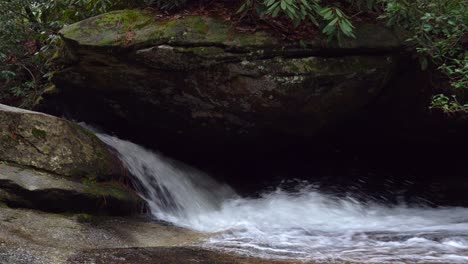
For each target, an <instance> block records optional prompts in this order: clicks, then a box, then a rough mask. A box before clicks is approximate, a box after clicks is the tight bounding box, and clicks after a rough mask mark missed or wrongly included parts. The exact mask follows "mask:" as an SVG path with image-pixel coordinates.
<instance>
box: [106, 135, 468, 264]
mask: <svg viewBox="0 0 468 264" xmlns="http://www.w3.org/2000/svg"><path fill="white" fill-rule="evenodd" d="M98 136H99V138H100V139H102V140H103V141H104V142H105V143H107V144H108V145H110V146H111V147H112V148H114V149H115V150H116V151H117V152H118V153H119V155H120V158H121V160H122V162H123V163H124V164H125V166H126V167H127V168H128V169H129V171H130V172H131V173H132V174H133V176H134V177H135V185H136V188H137V190H138V191H139V194H140V196H141V197H142V198H143V199H144V200H145V201H146V202H147V203H148V206H149V209H150V211H151V214H152V216H153V217H154V218H156V219H158V220H163V221H167V222H171V223H173V224H174V225H177V226H181V227H186V228H190V229H193V230H198V231H201V232H206V233H212V236H211V237H210V238H209V239H207V240H206V241H205V242H204V246H206V247H210V248H218V249H223V250H230V251H233V252H237V253H241V254H248V255H253V256H257V257H264V258H279V259H296V260H306V261H307V260H311V261H315V262H324V263H325V262H326V263H328V262H333V263H336V262H338V263H341V262H346V261H348V262H359V263H468V208H457V207H450V208H448V207H447V208H430V207H426V206H424V205H421V206H418V207H407V206H405V205H399V206H386V205H383V204H378V203H372V202H367V203H363V202H358V201H357V200H355V199H353V198H346V199H338V198H336V197H334V196H331V195H325V194H323V193H320V192H319V191H317V190H316V188H314V187H313V186H310V185H309V186H308V185H304V186H302V187H300V188H298V190H296V191H294V192H287V191H284V190H281V189H279V188H278V189H277V190H276V191H274V192H269V193H264V194H263V195H261V197H259V198H245V197H240V196H239V195H237V194H236V193H235V192H234V191H233V190H232V189H231V188H230V187H229V186H227V185H224V184H221V183H218V182H216V181H215V180H213V179H212V178H210V177H209V176H208V175H206V174H204V173H202V172H200V171H197V170H195V169H193V168H190V167H188V166H186V165H183V164H181V163H178V162H176V161H173V160H171V159H168V158H165V157H164V156H162V155H161V154H158V153H155V152H152V151H150V150H147V149H144V148H143V147H141V146H138V145H136V144H133V143H131V142H128V141H124V140H120V139H118V138H116V137H112V136H108V135H105V134H98Z"/></svg>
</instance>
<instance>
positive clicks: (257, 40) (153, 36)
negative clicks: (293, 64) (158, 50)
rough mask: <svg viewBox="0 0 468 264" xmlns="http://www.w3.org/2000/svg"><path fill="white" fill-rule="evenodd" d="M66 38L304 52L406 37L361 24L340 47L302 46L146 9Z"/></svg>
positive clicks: (84, 25)
mask: <svg viewBox="0 0 468 264" xmlns="http://www.w3.org/2000/svg"><path fill="white" fill-rule="evenodd" d="M60 33H61V34H62V35H63V37H64V39H65V40H67V41H70V42H75V43H76V44H78V45H80V46H89V47H118V48H124V47H133V48H141V47H143V46H154V45H161V44H173V45H182V46H210V45H215V46H218V47H225V48H230V49H234V50H236V49H237V50H251V49H252V48H255V49H265V48H266V49H278V50H283V52H284V48H285V47H287V48H300V49H301V51H304V50H307V49H317V48H342V49H358V48H361V49H365V48H367V49H383V48H388V49H395V48H400V47H401V41H400V39H399V38H398V37H397V36H396V35H394V34H393V33H392V32H391V31H390V30H389V29H387V28H385V27H383V26H381V25H376V24H362V25H358V27H357V29H356V32H355V34H356V36H357V37H356V38H355V39H349V40H347V41H345V42H344V43H342V45H337V43H331V42H328V41H327V40H326V37H324V36H320V35H317V37H316V38H315V39H308V40H305V41H302V42H300V43H299V42H291V41H284V40H282V39H281V38H277V37H275V36H272V35H271V34H269V33H267V32H264V31H256V32H253V33H252V32H239V31H237V30H236V29H235V27H234V26H233V25H232V23H231V22H229V21H224V20H223V19H221V18H216V17H209V16H194V15H189V16H182V17H179V18H177V19H171V20H159V21H158V20H156V18H155V14H153V13H151V12H150V11H144V10H120V11H114V12H109V13H106V14H102V15H100V16H96V17H92V18H89V19H86V20H83V21H81V22H79V23H76V24H72V25H70V26H67V27H65V28H64V29H62V31H61V32H60Z"/></svg>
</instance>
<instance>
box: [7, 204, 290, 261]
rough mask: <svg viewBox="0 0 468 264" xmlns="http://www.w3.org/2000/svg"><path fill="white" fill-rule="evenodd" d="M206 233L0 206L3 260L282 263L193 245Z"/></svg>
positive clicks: (133, 220) (128, 220) (142, 221)
mask: <svg viewBox="0 0 468 264" xmlns="http://www.w3.org/2000/svg"><path fill="white" fill-rule="evenodd" d="M204 237H206V235H204V234H200V233H197V232H194V231H190V230H186V229H182V228H177V227H173V226H169V225H166V224H164V223H156V222H151V221H150V220H148V219H145V218H116V217H114V218H108V217H93V216H91V215H87V214H77V215H60V214H49V213H42V212H38V211H32V210H18V209H10V208H6V207H0V263H2V264H68V263H69V264H85V263H86V264H88V263H89V264H91V263H96V264H98V263H103V264H104V263H105V264H108V263H116V264H118V263H125V264H153V263H154V264H156V263H157V264H166V263H167V264H179V263H180V264H182V263H207V264H208V263H209V264H214V263H219V264H224V263H226V264H227V263H239V264H240V263H245V264H270V263H271V264H283V263H284V264H287V263H294V262H287V261H285V262H281V261H271V260H260V259H255V258H249V257H243V256H236V255H232V254H229V253H223V252H216V251H209V250H206V249H201V248H198V247H194V246H193V245H194V244H196V243H198V242H200V241H201V240H202V239H203V238H204Z"/></svg>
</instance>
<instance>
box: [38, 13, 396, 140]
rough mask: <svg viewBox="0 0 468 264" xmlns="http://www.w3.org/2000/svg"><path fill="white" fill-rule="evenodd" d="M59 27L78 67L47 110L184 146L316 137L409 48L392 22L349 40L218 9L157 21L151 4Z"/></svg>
mask: <svg viewBox="0 0 468 264" xmlns="http://www.w3.org/2000/svg"><path fill="white" fill-rule="evenodd" d="M60 33H61V34H62V37H63V39H64V40H65V42H66V44H67V47H68V49H67V53H66V54H67V55H68V56H67V57H66V58H68V59H69V63H70V64H69V65H70V67H68V68H67V69H64V70H63V71H61V72H60V73H58V74H57V75H56V76H55V79H54V82H55V84H56V86H57V88H58V93H56V94H54V95H52V96H48V97H47V98H46V99H45V100H43V101H42V102H41V105H40V106H39V109H43V110H44V111H49V112H53V113H54V112H55V113H60V112H61V111H64V108H65V109H67V110H66V111H67V112H68V113H70V114H72V115H74V116H76V117H78V118H79V119H81V120H87V121H91V122H96V123H99V124H100V125H102V126H104V127H107V128H110V129H112V130H113V131H118V132H122V133H127V135H128V134H134V135H135V134H138V135H137V136H135V137H134V138H137V140H140V141H143V140H152V139H153V138H156V139H159V140H161V141H163V142H165V143H168V142H172V143H168V144H174V143H176V144H180V145H182V146H184V144H185V143H183V142H184V141H186V142H188V143H197V144H200V145H202V146H207V144H212V145H216V144H225V143H227V142H235V141H237V140H238V139H240V140H244V139H246V140H252V141H256V142H258V140H257V139H258V138H262V139H263V138H268V136H269V135H275V137H276V135H279V137H283V136H284V135H287V137H303V136H306V137H309V136H313V135H315V134H316V133H317V132H318V131H321V129H323V128H324V127H326V126H328V125H330V124H334V123H337V122H340V121H341V120H343V119H345V118H347V117H348V116H349V115H352V114H355V113H356V112H358V111H360V110H362V109H363V108H364V107H366V106H367V105H369V104H371V103H372V102H373V101H375V100H376V98H377V97H378V96H379V94H381V92H382V91H383V89H385V86H386V84H387V83H388V80H389V79H390V78H391V76H392V74H393V73H394V69H395V66H396V64H397V62H398V54H399V52H400V50H401V48H402V44H401V41H400V40H399V38H398V37H397V36H396V35H395V34H393V33H392V31H391V30H389V29H388V28H385V27H383V26H381V25H370V24H369V25H368V24H362V25H357V28H356V36H357V38H356V39H350V40H347V41H345V43H342V45H338V44H337V43H333V42H328V41H327V40H326V38H324V37H323V36H320V35H317V36H316V37H315V38H311V39H308V40H305V41H302V42H299V41H288V40H284V39H282V38H278V37H277V36H275V35H272V34H270V33H269V32H264V31H261V30H259V31H257V32H240V31H237V30H236V28H235V27H234V26H233V25H232V23H231V22H229V21H224V20H223V19H221V18H216V17H208V16H181V17H179V18H176V19H171V20H156V19H155V15H154V14H152V13H151V12H149V11H141V10H122V11H115V12H110V13H107V14H103V15H100V16H97V17H93V18H89V19H87V20H83V21H81V22H78V23H76V24H73V25H70V26H67V27H65V28H64V29H63V30H62V31H61V32H60ZM122 124H126V125H125V126H126V127H132V129H131V131H130V130H129V129H127V128H123V126H122ZM169 138H170V139H173V140H172V141H170V140H167V139H169ZM283 138H284V137H283ZM141 139H143V140H141ZM187 140H188V141H187ZM202 142H203V143H202ZM270 142H271V141H270ZM234 144H237V143H234ZM267 144H269V143H267ZM158 147H159V146H158Z"/></svg>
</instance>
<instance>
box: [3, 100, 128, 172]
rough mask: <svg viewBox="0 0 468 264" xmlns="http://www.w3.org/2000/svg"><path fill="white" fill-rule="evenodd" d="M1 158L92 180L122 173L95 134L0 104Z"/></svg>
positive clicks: (45, 116) (63, 122)
mask: <svg viewBox="0 0 468 264" xmlns="http://www.w3.org/2000/svg"><path fill="white" fill-rule="evenodd" d="M0 150H1V151H0V161H7V162H11V163H15V164H19V165H24V166H30V167H34V168H36V169H40V170H44V171H48V172H52V173H55V174H59V175H63V176H68V177H71V178H83V177H86V178H88V179H93V180H102V179H110V178H112V177H113V176H118V174H121V170H122V167H121V165H120V162H119V160H118V158H117V157H116V156H114V155H113V154H112V153H111V151H110V150H109V149H108V148H107V146H106V145H105V144H104V143H103V142H101V141H100V140H99V139H98V138H97V137H96V135H94V134H93V133H92V132H90V131H88V130H87V129H85V128H83V127H81V126H79V125H77V124H74V123H72V122H69V121H67V120H64V119H60V118H57V117H53V116H50V115H46V114H42V113H38V112H31V111H26V110H23V109H19V108H14V107H10V106H6V105H2V104H0Z"/></svg>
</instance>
